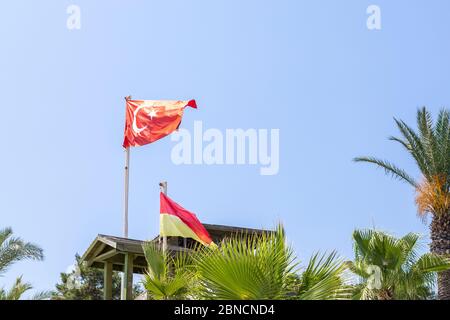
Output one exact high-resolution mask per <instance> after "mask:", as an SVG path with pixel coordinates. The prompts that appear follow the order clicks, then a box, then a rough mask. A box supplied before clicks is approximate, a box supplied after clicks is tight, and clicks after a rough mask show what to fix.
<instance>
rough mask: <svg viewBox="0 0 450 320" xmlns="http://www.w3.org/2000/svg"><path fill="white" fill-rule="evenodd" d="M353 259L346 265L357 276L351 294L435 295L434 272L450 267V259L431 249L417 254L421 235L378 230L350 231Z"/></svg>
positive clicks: (403, 297)
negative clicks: (401, 235)
mask: <svg viewBox="0 0 450 320" xmlns="http://www.w3.org/2000/svg"><path fill="white" fill-rule="evenodd" d="M353 247H354V252H355V260H354V261H353V262H348V267H349V269H350V270H351V271H352V272H353V273H354V274H355V275H357V276H358V278H359V281H358V283H357V284H356V285H355V286H354V290H353V298H354V299H363V300H418V299H421V300H424V299H430V298H432V297H433V296H434V285H435V278H436V272H442V271H445V270H448V269H450V260H449V259H446V258H443V257H442V256H440V255H437V254H434V253H425V254H423V255H419V251H420V249H421V241H420V236H419V235H418V234H415V233H408V234H407V235H405V236H404V237H402V238H396V237H394V236H392V235H389V234H387V233H385V232H381V231H377V230H369V229H367V230H355V231H354V232H353Z"/></svg>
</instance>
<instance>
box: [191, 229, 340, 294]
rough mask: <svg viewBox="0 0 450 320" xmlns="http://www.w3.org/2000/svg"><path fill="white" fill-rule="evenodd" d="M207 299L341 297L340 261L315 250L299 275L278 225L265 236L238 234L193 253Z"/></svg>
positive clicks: (291, 251)
mask: <svg viewBox="0 0 450 320" xmlns="http://www.w3.org/2000/svg"><path fill="white" fill-rule="evenodd" d="M193 260H194V265H195V266H196V268H197V272H198V278H199V280H200V284H201V289H202V290H201V291H200V292H201V293H200V295H201V296H202V297H204V298H207V299H221V300H230V299H231V300H255V299H258V300H260V299H305V300H306V299H309V300H313V299H337V298H342V297H343V291H342V288H343V281H342V278H341V275H342V272H343V270H344V266H343V264H342V263H341V262H339V261H338V260H336V254H335V253H332V254H331V255H328V256H327V255H318V254H316V255H314V256H313V258H312V259H311V260H310V262H309V264H308V267H307V268H306V270H305V271H304V272H303V273H301V274H299V273H298V271H299V270H298V268H297V265H298V264H297V263H296V262H295V260H296V259H295V257H294V254H293V250H292V249H291V248H290V247H289V246H288V245H287V244H286V241H285V234H284V230H283V228H282V226H281V225H279V226H278V228H277V231H276V232H273V233H270V234H263V235H254V234H253V235H247V234H238V235H236V236H235V237H232V238H229V239H225V240H223V241H222V242H221V243H220V245H219V247H218V248H215V249H210V248H206V247H205V248H202V249H200V250H198V251H197V253H196V254H194V256H193Z"/></svg>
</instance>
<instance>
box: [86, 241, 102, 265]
mask: <svg viewBox="0 0 450 320" xmlns="http://www.w3.org/2000/svg"><path fill="white" fill-rule="evenodd" d="M105 247H106V244H104V243H99V245H98V247H97V248H96V249H95V250H94V251H93V252H92V255H90V257H89V259H88V260H87V261H86V263H87V266H88V267H90V266H91V265H92V263H93V262H94V261H95V257H96V256H97V255H98V254H100V253H101V252H102V251H103V249H105Z"/></svg>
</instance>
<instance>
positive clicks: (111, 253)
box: [94, 249, 117, 262]
mask: <svg viewBox="0 0 450 320" xmlns="http://www.w3.org/2000/svg"><path fill="white" fill-rule="evenodd" d="M116 254H117V250H116V249H112V250H109V251H107V252H105V253H102V254H101V255H99V256H97V257H95V258H94V261H99V262H103V261H106V260H108V259H110V258H112V257H114V256H115V255H116Z"/></svg>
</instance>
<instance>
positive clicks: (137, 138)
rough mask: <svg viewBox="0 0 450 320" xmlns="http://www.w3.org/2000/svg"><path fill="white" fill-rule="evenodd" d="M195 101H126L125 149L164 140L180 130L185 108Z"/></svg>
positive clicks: (194, 104)
mask: <svg viewBox="0 0 450 320" xmlns="http://www.w3.org/2000/svg"><path fill="white" fill-rule="evenodd" d="M186 107H191V108H197V104H196V103H195V100H189V101H180V100H178V101H177V100H129V99H127V100H126V121H125V133H124V136H125V137H124V141H123V147H124V148H128V147H137V146H143V145H145V144H148V143H152V142H154V141H156V140H159V139H161V138H164V137H165V136H167V135H169V134H171V133H172V132H174V131H175V130H177V129H178V127H179V126H180V123H181V119H182V117H183V111H184V108H186Z"/></svg>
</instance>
